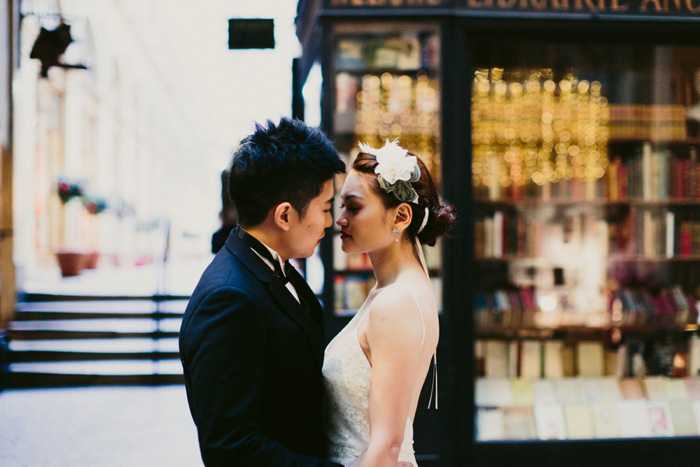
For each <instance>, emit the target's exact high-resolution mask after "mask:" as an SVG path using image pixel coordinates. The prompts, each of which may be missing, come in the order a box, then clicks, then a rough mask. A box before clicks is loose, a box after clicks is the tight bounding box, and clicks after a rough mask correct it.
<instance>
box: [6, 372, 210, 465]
mask: <svg viewBox="0 0 700 467" xmlns="http://www.w3.org/2000/svg"><path fill="white" fill-rule="evenodd" d="M0 465H1V466H3V467H82V466H86V467H87V466H90V467H103V466H105V467H107V466H109V467H111V466H114V467H122V466H124V467H126V466H129V467H141V466H143V467H160V466H163V467H180V466H182V467H197V466H202V461H201V458H200V456H199V449H198V445H197V434H196V429H195V427H194V423H193V422H192V419H191V418H190V414H189V410H188V408H187V400H186V395H185V389H184V387H183V386H181V385H174V386H161V387H93V388H67V389H28V390H27V389H25V390H6V391H3V392H0Z"/></svg>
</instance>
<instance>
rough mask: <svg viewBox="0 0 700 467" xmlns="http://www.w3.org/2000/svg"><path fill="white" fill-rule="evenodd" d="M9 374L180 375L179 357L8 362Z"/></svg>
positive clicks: (180, 364)
mask: <svg viewBox="0 0 700 467" xmlns="http://www.w3.org/2000/svg"><path fill="white" fill-rule="evenodd" d="M9 371H10V373H11V374H15V375H18V374H30V373H31V374H42V375H97V376H138V375H182V363H181V362H180V359H179V358H178V359H175V358H171V359H166V360H108V361H105V360H84V361H76V362H36V363H10V365H9Z"/></svg>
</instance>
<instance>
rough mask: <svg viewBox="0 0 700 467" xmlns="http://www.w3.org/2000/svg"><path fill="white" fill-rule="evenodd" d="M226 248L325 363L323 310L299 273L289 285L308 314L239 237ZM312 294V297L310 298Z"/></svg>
mask: <svg viewBox="0 0 700 467" xmlns="http://www.w3.org/2000/svg"><path fill="white" fill-rule="evenodd" d="M226 248H227V249H228V250H229V251H230V252H231V254H233V255H234V256H236V257H237V258H238V259H239V260H240V261H241V262H242V263H243V265H244V266H245V267H247V268H248V269H249V270H250V272H251V273H253V275H255V277H256V278H257V279H258V280H259V281H260V282H263V283H266V284H268V285H269V290H270V295H271V296H272V298H274V299H275V301H276V302H277V303H278V304H279V305H280V308H281V310H282V311H283V312H284V313H285V314H286V315H287V316H288V317H289V318H291V319H292V321H294V322H295V323H296V324H297V325H298V326H299V327H300V328H301V329H302V330H303V331H304V333H305V334H306V336H307V337H308V338H309V341H310V343H311V346H312V347H313V350H314V354H315V355H316V357H317V359H318V361H319V363H320V362H322V361H323V327H322V322H323V321H322V313H321V306H320V304H319V303H318V300H317V299H316V296H315V295H314V293H313V292H312V291H311V289H310V288H309V286H308V284H306V281H304V279H303V278H302V277H301V276H300V275H299V273H298V272H296V270H294V271H292V273H291V274H290V277H289V278H290V281H291V282H292V285H294V288H295V289H296V290H297V293H298V294H299V296H300V297H303V298H304V299H305V300H306V301H307V303H309V312H308V313H307V312H306V310H304V309H302V307H301V305H300V304H299V302H297V301H296V299H295V298H294V296H293V295H292V293H291V292H290V291H289V289H287V287H285V285H284V284H283V283H282V281H281V280H280V279H279V278H277V277H276V276H275V274H274V273H273V271H272V270H271V269H270V268H269V266H268V265H267V264H265V262H264V261H263V260H262V259H260V257H259V256H258V255H256V254H255V253H254V252H253V251H252V250H251V249H250V247H248V245H246V244H245V243H243V242H242V241H241V239H239V238H238V237H237V236H236V235H233V234H231V235H229V237H228V239H227V240H226ZM309 294H310V295H311V296H310V297H309Z"/></svg>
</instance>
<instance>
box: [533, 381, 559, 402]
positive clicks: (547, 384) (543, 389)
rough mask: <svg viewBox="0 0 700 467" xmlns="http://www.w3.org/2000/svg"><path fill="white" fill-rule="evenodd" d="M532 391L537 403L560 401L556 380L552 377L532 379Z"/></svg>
mask: <svg viewBox="0 0 700 467" xmlns="http://www.w3.org/2000/svg"><path fill="white" fill-rule="evenodd" d="M532 392H533V395H534V400H535V403H555V402H559V395H558V393H557V389H556V386H555V384H554V381H553V380H551V379H535V380H532Z"/></svg>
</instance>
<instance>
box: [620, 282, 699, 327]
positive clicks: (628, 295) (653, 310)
mask: <svg viewBox="0 0 700 467" xmlns="http://www.w3.org/2000/svg"><path fill="white" fill-rule="evenodd" d="M609 310H610V312H611V314H612V313H618V315H617V316H616V319H615V321H616V322H617V323H619V324H622V325H650V324H666V325H675V326H683V325H685V324H692V323H697V319H698V308H697V301H696V300H695V298H694V297H693V296H692V295H688V294H684V293H683V290H682V289H681V287H680V286H678V285H676V286H673V287H669V288H666V289H661V290H660V291H658V292H657V293H655V294H652V293H651V292H650V291H649V290H648V289H640V288H634V289H632V288H622V289H618V290H613V291H611V292H610V296H609Z"/></svg>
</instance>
